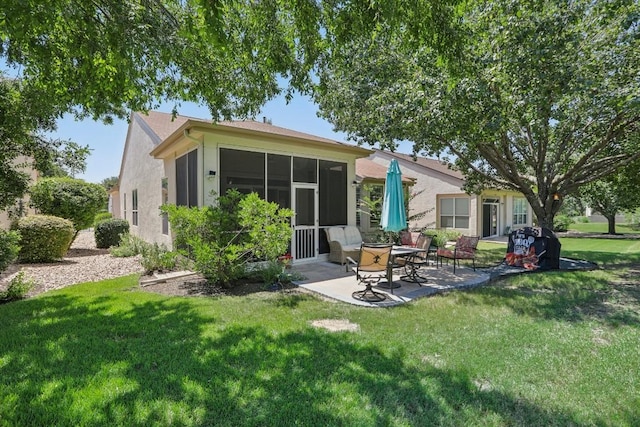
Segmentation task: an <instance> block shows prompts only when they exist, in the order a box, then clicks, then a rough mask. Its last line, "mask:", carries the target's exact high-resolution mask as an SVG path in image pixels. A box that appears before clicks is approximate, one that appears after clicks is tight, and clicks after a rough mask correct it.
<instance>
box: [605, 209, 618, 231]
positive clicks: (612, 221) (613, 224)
mask: <svg viewBox="0 0 640 427" xmlns="http://www.w3.org/2000/svg"><path fill="white" fill-rule="evenodd" d="M605 218H607V221H608V222H609V231H608V232H607V233H608V234H616V216H615V214H614V215H605Z"/></svg>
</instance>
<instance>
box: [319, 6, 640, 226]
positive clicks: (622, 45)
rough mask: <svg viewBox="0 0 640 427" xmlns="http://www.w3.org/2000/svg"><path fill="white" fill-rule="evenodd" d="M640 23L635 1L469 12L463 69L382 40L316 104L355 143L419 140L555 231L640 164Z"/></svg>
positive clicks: (322, 90) (472, 183) (328, 79)
mask: <svg viewBox="0 0 640 427" xmlns="http://www.w3.org/2000/svg"><path fill="white" fill-rule="evenodd" d="M639 17H640V6H639V5H638V3H637V2H632V1H628V2H627V1H617V2H592V1H587V0H579V1H574V2H564V1H541V2H524V1H514V0H498V1H492V2H469V4H468V7H467V8H466V9H464V12H463V14H462V19H461V21H460V27H459V28H460V32H461V33H463V34H464V37H463V38H464V40H465V43H464V47H463V48H462V51H461V52H460V55H459V56H458V57H457V58H456V59H455V60H454V61H453V62H452V63H449V64H446V66H443V64H442V62H441V60H440V59H439V55H438V52H436V51H434V49H433V48H432V47H430V46H428V45H424V46H421V47H420V48H418V49H412V48H408V45H407V44H406V43H402V42H401V41H399V40H400V39H398V38H397V37H396V36H395V34H394V33H393V32H388V33H384V32H382V33H380V34H379V36H378V37H376V38H370V37H369V38H361V39H358V40H355V41H353V42H351V43H350V45H349V46H348V49H346V50H345V51H344V52H342V53H341V55H339V56H338V55H334V56H332V57H331V60H330V61H327V62H326V63H325V68H324V69H323V71H322V74H321V79H320V84H319V93H318V96H317V99H318V101H319V103H320V106H321V113H322V114H323V115H324V116H325V117H326V118H327V119H328V120H329V121H331V122H332V123H334V124H335V126H336V128H337V129H338V130H342V131H346V132H348V133H349V134H350V136H351V137H352V138H353V139H354V140H356V141H358V142H360V143H369V144H375V143H380V144H381V146H382V147H383V148H388V149H394V148H395V147H396V144H397V142H398V141H402V140H408V141H413V142H414V154H416V155H417V154H426V155H439V156H441V157H442V158H444V159H445V160H450V161H452V162H453V163H454V164H455V166H456V167H457V168H458V169H459V170H460V171H461V172H463V173H464V174H465V176H466V189H467V190H468V191H470V192H479V191H480V190H482V189H483V188H486V187H497V188H507V189H512V190H516V191H519V192H521V193H523V194H524V195H525V197H526V198H527V200H528V201H529V203H530V205H531V206H532V208H533V210H534V213H535V215H536V217H537V219H538V223H539V224H540V225H542V226H546V227H549V228H551V227H552V224H553V216H554V215H555V213H556V212H557V211H558V210H559V209H560V206H561V203H558V202H556V201H554V200H557V199H558V196H560V197H562V196H565V195H568V194H573V193H575V192H576V191H577V190H578V188H580V187H581V186H582V185H584V184H586V183H589V182H592V181H595V180H598V179H600V178H603V177H605V176H607V175H610V174H611V173H613V172H614V171H615V170H617V169H618V168H620V167H622V166H624V165H625V164H627V163H630V162H632V161H634V160H635V159H638V158H640V149H639V148H640V139H639V135H640V133H639V132H638V128H639V123H640V80H639V79H638V75H639V73H640V22H639V19H640V18H639Z"/></svg>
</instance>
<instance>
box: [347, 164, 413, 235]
mask: <svg viewBox="0 0 640 427" xmlns="http://www.w3.org/2000/svg"><path fill="white" fill-rule="evenodd" d="M387 169H388V166H383V165H381V164H380V163H376V162H374V161H372V160H371V159H369V158H363V159H357V160H356V182H354V183H353V184H354V185H356V186H357V187H356V197H357V199H358V212H357V217H356V224H357V225H358V227H359V228H360V231H361V232H362V233H363V234H365V235H366V236H367V237H368V238H370V239H374V237H373V236H375V235H376V234H378V232H379V231H380V213H381V208H382V206H380V209H377V210H374V211H373V212H370V209H369V206H367V205H366V203H363V199H365V198H368V199H369V200H382V198H383V197H384V183H385V180H386V179H387ZM415 182H416V179H415V178H412V177H409V176H407V175H406V174H404V173H403V174H402V186H403V188H404V194H405V200H406V201H409V200H410V199H409V195H410V194H411V192H412V187H413V185H414V184H415ZM411 213H412V211H411V209H409V215H411ZM374 240H375V239H374Z"/></svg>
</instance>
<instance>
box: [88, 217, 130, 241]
mask: <svg viewBox="0 0 640 427" xmlns="http://www.w3.org/2000/svg"><path fill="white" fill-rule="evenodd" d="M126 233H129V222H128V221H127V220H124V219H121V218H111V219H105V220H104V221H101V222H100V223H99V224H97V225H96V227H95V229H94V236H95V239H96V247H98V248H100V249H108V248H110V247H111V246H118V245H119V244H120V239H121V238H122V235H123V234H126Z"/></svg>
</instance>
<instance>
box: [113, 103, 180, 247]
mask: <svg viewBox="0 0 640 427" xmlns="http://www.w3.org/2000/svg"><path fill="white" fill-rule="evenodd" d="M139 120H140V119H139V118H138V117H137V116H135V115H134V117H133V120H132V123H131V124H130V127H129V133H128V135H127V143H126V144H125V153H124V155H123V164H122V169H121V171H120V190H119V194H118V196H119V197H118V202H115V203H114V209H115V208H116V207H118V208H119V211H120V217H123V218H124V219H126V220H127V221H129V225H130V232H131V234H133V235H136V236H138V237H140V238H142V239H144V240H146V241H147V242H152V243H159V244H165V245H167V246H170V245H171V240H170V237H169V236H167V235H163V234H162V218H161V216H160V210H159V207H160V205H161V204H162V178H163V177H164V176H165V173H164V165H163V161H162V160H156V159H154V158H153V157H151V156H150V155H149V152H150V151H151V150H152V149H153V147H154V141H153V139H152V137H151V136H150V135H149V134H148V133H147V132H146V131H145V129H144V128H143V127H142V126H140V123H139ZM134 190H137V192H138V225H133V220H132V219H133V203H132V194H133V191H134ZM125 197H126V201H125V200H124V199H125ZM125 208H126V212H124V211H125ZM125 213H126V216H124V214H125Z"/></svg>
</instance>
